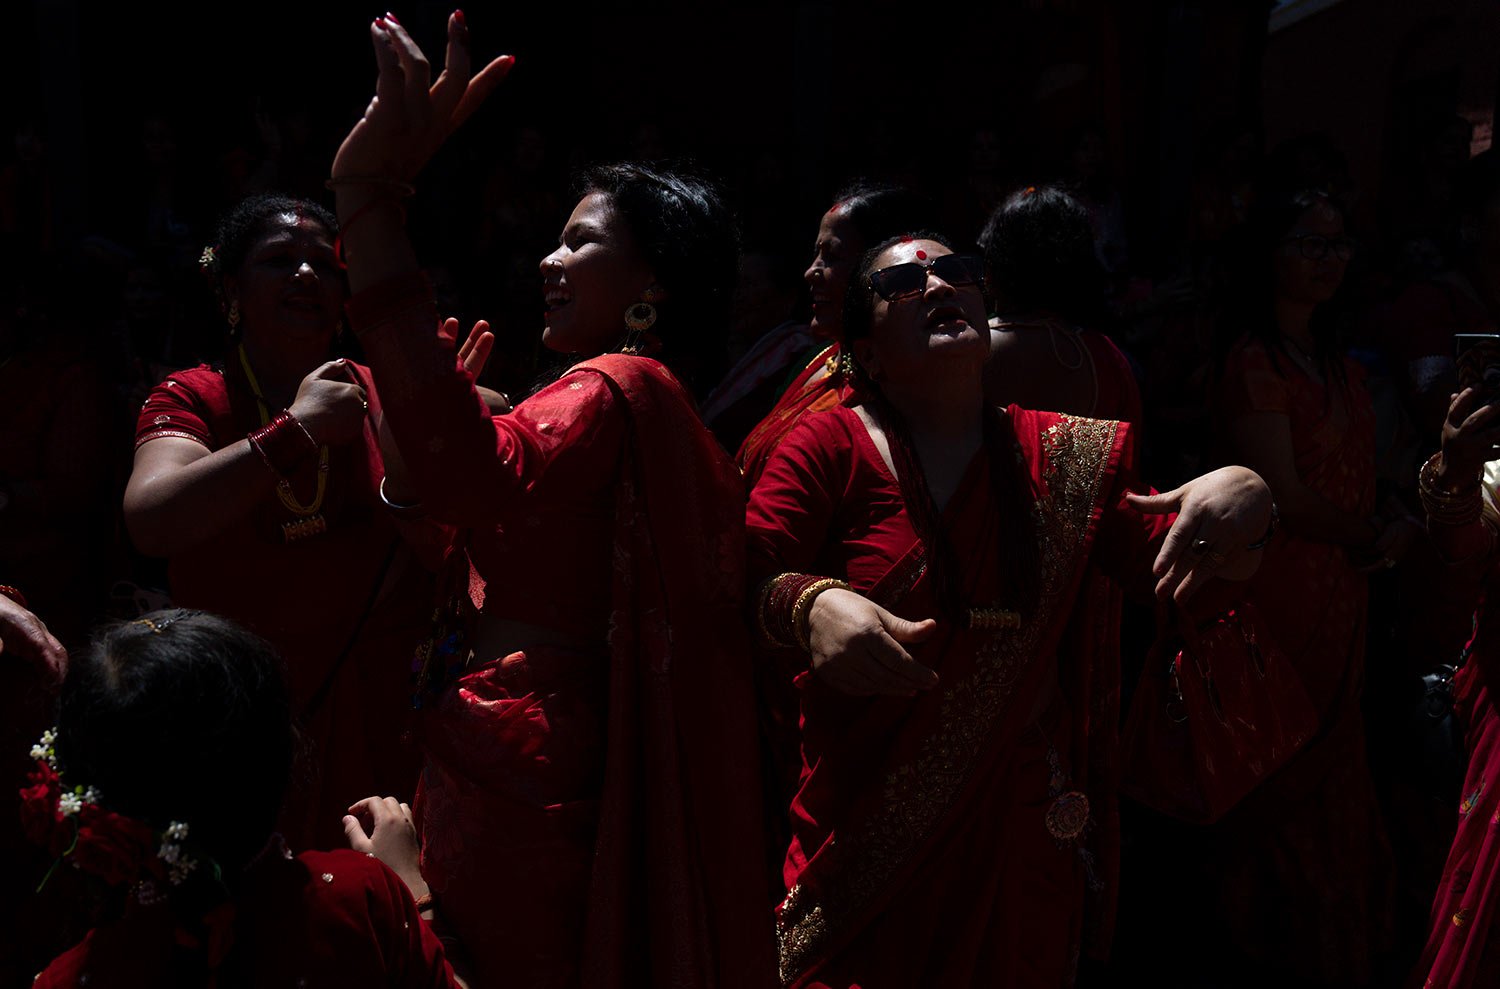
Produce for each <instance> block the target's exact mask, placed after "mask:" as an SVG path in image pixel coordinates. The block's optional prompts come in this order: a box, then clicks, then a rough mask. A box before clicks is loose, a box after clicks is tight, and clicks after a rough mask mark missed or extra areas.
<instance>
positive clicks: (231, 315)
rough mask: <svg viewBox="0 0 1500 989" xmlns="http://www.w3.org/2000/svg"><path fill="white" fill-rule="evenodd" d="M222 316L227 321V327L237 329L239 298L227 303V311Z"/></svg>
mask: <svg viewBox="0 0 1500 989" xmlns="http://www.w3.org/2000/svg"><path fill="white" fill-rule="evenodd" d="M224 318H225V319H226V320H227V321H228V322H229V328H230V329H231V330H235V329H239V325H240V304H239V300H235V301H234V302H231V303H230V304H229V312H227V313H225V314H224Z"/></svg>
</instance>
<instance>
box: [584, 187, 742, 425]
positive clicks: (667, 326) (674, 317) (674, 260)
mask: <svg viewBox="0 0 1500 989" xmlns="http://www.w3.org/2000/svg"><path fill="white" fill-rule="evenodd" d="M577 191H578V193H579V195H580V196H582V195H587V194H588V193H591V192H598V193H603V194H604V195H605V196H606V197H607V198H608V199H609V204H610V207H611V209H613V210H614V211H615V213H616V215H618V216H619V217H620V219H621V220H623V221H624V223H625V226H626V228H627V229H629V230H630V234H631V236H632V237H633V238H634V239H635V243H636V245H637V246H638V247H639V249H640V251H641V256H642V258H643V259H644V260H645V262H646V264H647V266H648V267H650V269H651V272H652V274H653V275H655V276H656V281H657V284H659V285H660V286H661V288H662V289H663V290H664V292H665V295H666V298H665V299H664V300H663V301H662V302H659V303H657V305H656V310H657V320H656V323H655V325H654V326H652V328H651V332H652V333H654V334H656V336H657V337H659V338H660V340H661V342H662V350H661V353H660V355H658V356H659V357H660V359H661V361H662V363H664V364H666V365H667V366H668V367H670V368H671V369H672V372H673V373H674V374H675V375H677V377H678V378H679V379H680V380H681V381H682V383H683V384H684V385H686V386H687V388H688V389H689V390H690V391H692V392H693V393H694V394H695V395H697V396H699V397H700V398H701V397H702V396H703V395H704V394H706V393H707V391H708V390H709V389H710V388H712V387H713V386H714V385H716V384H717V383H718V381H719V378H720V377H721V376H722V375H723V373H724V371H725V370H726V369H727V368H728V366H729V350H728V345H729V313H730V305H731V302H732V301H733V298H734V286H735V282H736V280H737V279H738V277H739V233H738V230H737V228H736V225H735V219H734V214H733V213H732V212H731V211H730V209H729V207H728V205H727V204H726V203H725V200H724V195H723V193H722V192H720V190H719V188H718V187H717V186H716V185H715V184H714V183H712V182H710V181H709V180H708V179H706V178H703V177H701V176H698V175H696V174H693V173H692V172H691V171H689V170H687V169H686V168H678V169H669V168H666V167H662V166H657V165H643V164H640V163H637V162H621V163H618V164H612V165H598V166H595V167H593V168H590V169H588V170H586V171H585V172H584V173H583V174H582V175H580V176H579V179H578V182H577ZM621 332H622V333H623V332H624V322H623V314H622V322H621Z"/></svg>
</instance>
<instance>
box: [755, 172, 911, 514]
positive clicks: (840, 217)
mask: <svg viewBox="0 0 1500 989" xmlns="http://www.w3.org/2000/svg"><path fill="white" fill-rule="evenodd" d="M927 212H928V209H927V207H926V206H925V205H924V204H923V203H922V201H921V200H920V199H919V198H918V197H917V196H916V195H914V194H913V193H911V192H908V191H907V190H905V189H902V188H900V187H899V186H889V185H872V184H869V183H865V182H856V183H854V184H853V185H851V186H849V187H848V188H846V189H844V190H843V191H842V192H840V193H839V195H838V197H837V198H836V199H835V200H834V203H833V205H832V206H830V207H828V212H826V213H824V214H823V219H822V220H821V221H820V222H819V224H818V239H817V241H816V243H815V244H814V245H813V260H812V264H810V265H808V267H807V271H805V272H803V274H802V279H803V281H805V282H807V287H808V289H809V290H810V291H811V292H812V320H811V322H809V323H808V331H809V332H810V333H811V334H812V335H813V336H814V337H817V338H818V340H820V341H822V342H820V343H819V345H818V346H817V348H816V349H815V351H814V352H813V353H812V354H811V355H808V354H801V355H799V357H798V359H797V364H796V366H797V367H800V368H801V370H800V371H798V372H797V373H796V375H795V377H793V378H792V380H791V383H790V384H789V385H787V386H786V388H785V389H784V390H783V391H782V392H781V393H780V397H779V398H778V399H777V400H776V404H775V405H774V406H773V407H772V408H771V411H770V412H769V413H767V414H766V417H765V418H764V419H762V420H761V422H760V424H759V425H758V426H756V427H755V428H754V429H753V430H751V431H750V435H749V436H747V437H745V442H744V443H742V444H740V449H739V453H738V454H737V455H736V457H735V459H736V460H737V461H739V465H740V468H741V469H742V470H743V471H744V472H745V482H746V483H747V484H749V485H750V486H751V487H754V485H755V482H756V480H757V479H758V478H759V477H760V472H761V471H762V470H764V469H765V466H766V460H767V459H768V458H769V457H770V456H771V452H772V451H773V450H775V449H776V445H777V444H778V443H780V442H781V440H782V438H783V437H785V436H786V434H787V433H789V432H791V430H792V427H793V426H795V425H797V420H798V419H800V418H801V417H802V416H803V415H804V414H805V413H808V412H820V411H822V410H824V409H831V408H833V407H834V406H835V405H837V404H839V402H841V401H843V400H844V399H845V398H846V397H847V396H848V393H849V392H848V381H847V380H846V379H847V374H846V371H847V366H846V365H841V364H840V358H841V356H842V354H843V351H842V348H841V345H840V342H839V341H840V340H841V339H842V337H843V315H844V295H845V294H846V292H847V290H848V288H849V275H850V273H851V272H853V270H854V266H855V265H856V264H857V263H858V262H859V259H860V258H861V257H862V256H863V255H864V253H865V252H866V251H868V250H869V249H870V248H871V247H873V246H874V245H876V244H879V243H880V242H881V241H883V240H885V239H886V238H887V237H893V236H895V235H896V234H898V233H900V232H901V231H903V230H915V229H917V228H919V227H920V226H922V224H923V223H924V222H925V220H926V213H927Z"/></svg>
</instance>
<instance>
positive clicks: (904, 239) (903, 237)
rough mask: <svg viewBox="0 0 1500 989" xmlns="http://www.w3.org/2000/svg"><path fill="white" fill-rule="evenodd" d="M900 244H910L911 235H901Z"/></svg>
mask: <svg viewBox="0 0 1500 989" xmlns="http://www.w3.org/2000/svg"><path fill="white" fill-rule="evenodd" d="M901 243H903V244H910V243H911V234H902V235H901Z"/></svg>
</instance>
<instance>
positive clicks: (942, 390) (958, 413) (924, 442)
mask: <svg viewBox="0 0 1500 989" xmlns="http://www.w3.org/2000/svg"><path fill="white" fill-rule="evenodd" d="M964 384H965V385H968V386H969V387H964V386H958V385H957V383H955V382H951V381H948V382H944V383H943V386H942V387H938V388H923V389H907V390H903V389H900V388H887V389H885V397H886V401H888V402H890V403H891V407H892V408H894V409H895V410H896V411H897V412H899V413H900V414H901V417H902V418H903V419H904V420H906V427H907V429H908V430H909V431H910V432H911V437H912V440H913V441H914V442H915V443H916V444H917V446H918V447H921V448H926V447H927V446H928V445H929V441H936V442H938V443H939V444H952V443H954V441H955V440H956V439H959V438H962V439H963V440H964V441H969V440H971V439H973V438H974V437H977V436H979V434H980V432H981V430H982V427H983V419H982V414H983V411H984V389H983V386H982V381H981V379H980V377H979V375H978V374H977V373H976V374H975V375H974V376H973V381H972V382H965V383H964ZM960 445H963V446H968V445H969V444H968V443H967V442H964V443H962V444H960Z"/></svg>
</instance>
